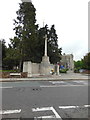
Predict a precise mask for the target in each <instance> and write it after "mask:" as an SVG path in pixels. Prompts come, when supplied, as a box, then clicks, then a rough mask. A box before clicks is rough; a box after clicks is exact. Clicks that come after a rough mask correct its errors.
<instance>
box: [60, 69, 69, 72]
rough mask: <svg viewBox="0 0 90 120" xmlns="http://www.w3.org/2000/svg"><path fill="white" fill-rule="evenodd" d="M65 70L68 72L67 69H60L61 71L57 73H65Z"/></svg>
mask: <svg viewBox="0 0 90 120" xmlns="http://www.w3.org/2000/svg"><path fill="white" fill-rule="evenodd" d="M67 70H68V69H61V70H59V72H60V73H67Z"/></svg>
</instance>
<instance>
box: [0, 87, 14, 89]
mask: <svg viewBox="0 0 90 120" xmlns="http://www.w3.org/2000/svg"><path fill="white" fill-rule="evenodd" d="M3 88H5V89H6V88H13V87H0V89H3Z"/></svg>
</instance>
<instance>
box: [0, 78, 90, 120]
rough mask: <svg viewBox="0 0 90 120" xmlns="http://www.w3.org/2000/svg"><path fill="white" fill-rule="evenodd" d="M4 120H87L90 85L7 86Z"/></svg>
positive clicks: (31, 83)
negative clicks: (54, 119) (38, 119)
mask: <svg viewBox="0 0 90 120" xmlns="http://www.w3.org/2000/svg"><path fill="white" fill-rule="evenodd" d="M0 89H2V101H3V102H2V110H1V108H0V114H2V116H3V118H34V119H35V118H44V119H45V118H59V119H61V120H63V118H67V120H69V118H87V117H88V108H89V107H90V106H89V105H88V81H87V80H85V81H84V80H79V81H78V80H74V81H23V82H5V83H3V84H2V85H1V86H0Z"/></svg>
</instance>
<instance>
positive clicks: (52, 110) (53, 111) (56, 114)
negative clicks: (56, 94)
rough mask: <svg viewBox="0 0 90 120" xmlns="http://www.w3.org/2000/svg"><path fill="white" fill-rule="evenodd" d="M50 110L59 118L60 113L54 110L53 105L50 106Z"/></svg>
mask: <svg viewBox="0 0 90 120" xmlns="http://www.w3.org/2000/svg"><path fill="white" fill-rule="evenodd" d="M51 110H52V111H53V113H54V114H55V116H56V118H61V117H60V115H59V114H58V113H57V112H56V110H55V109H54V108H53V107H51Z"/></svg>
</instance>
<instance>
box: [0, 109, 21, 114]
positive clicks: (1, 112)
mask: <svg viewBox="0 0 90 120" xmlns="http://www.w3.org/2000/svg"><path fill="white" fill-rule="evenodd" d="M20 112H21V109H19V110H2V111H1V110H0V114H13V113H20Z"/></svg>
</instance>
